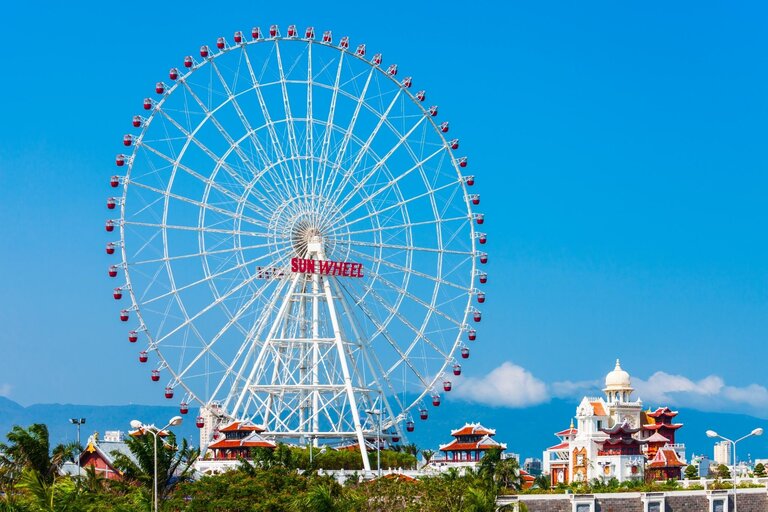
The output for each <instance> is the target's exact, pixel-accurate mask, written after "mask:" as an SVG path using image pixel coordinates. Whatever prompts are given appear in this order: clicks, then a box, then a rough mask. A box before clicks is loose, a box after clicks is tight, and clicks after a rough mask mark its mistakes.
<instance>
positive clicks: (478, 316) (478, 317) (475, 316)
mask: <svg viewBox="0 0 768 512" xmlns="http://www.w3.org/2000/svg"><path fill="white" fill-rule="evenodd" d="M482 319H483V314H482V313H481V312H479V311H475V312H474V313H472V320H474V321H475V322H479V321H480V320H482Z"/></svg>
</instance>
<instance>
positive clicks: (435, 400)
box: [432, 395, 440, 407]
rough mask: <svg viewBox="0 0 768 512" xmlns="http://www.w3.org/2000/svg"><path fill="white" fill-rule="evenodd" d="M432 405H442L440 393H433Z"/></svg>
mask: <svg viewBox="0 0 768 512" xmlns="http://www.w3.org/2000/svg"><path fill="white" fill-rule="evenodd" d="M432 405H434V406H435V407H439V406H440V395H432Z"/></svg>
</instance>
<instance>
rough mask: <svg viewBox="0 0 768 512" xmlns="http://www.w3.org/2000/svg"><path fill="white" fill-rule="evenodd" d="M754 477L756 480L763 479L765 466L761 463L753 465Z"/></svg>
mask: <svg viewBox="0 0 768 512" xmlns="http://www.w3.org/2000/svg"><path fill="white" fill-rule="evenodd" d="M755 476H756V477H757V478H763V477H765V466H764V465H763V463H762V462H758V463H757V464H755Z"/></svg>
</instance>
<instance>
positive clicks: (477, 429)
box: [451, 423, 496, 437]
mask: <svg viewBox="0 0 768 512" xmlns="http://www.w3.org/2000/svg"><path fill="white" fill-rule="evenodd" d="M451 435H452V436H454V437H456V436H472V435H475V436H495V435H496V430H494V429H492V428H485V427H484V426H482V425H481V424H480V423H466V424H464V426H463V427H461V428H457V429H455V430H451Z"/></svg>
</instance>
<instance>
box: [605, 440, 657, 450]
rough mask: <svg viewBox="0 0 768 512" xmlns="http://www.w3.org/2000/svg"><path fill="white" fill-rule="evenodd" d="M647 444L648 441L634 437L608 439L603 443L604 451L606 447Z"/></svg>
mask: <svg viewBox="0 0 768 512" xmlns="http://www.w3.org/2000/svg"><path fill="white" fill-rule="evenodd" d="M646 442H647V441H642V440H640V439H635V438H634V437H629V438H626V439H606V440H605V441H603V449H605V445H611V446H618V445H622V444H623V445H624V446H630V445H633V444H645V443H646Z"/></svg>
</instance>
